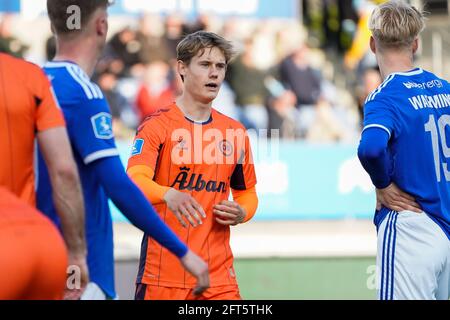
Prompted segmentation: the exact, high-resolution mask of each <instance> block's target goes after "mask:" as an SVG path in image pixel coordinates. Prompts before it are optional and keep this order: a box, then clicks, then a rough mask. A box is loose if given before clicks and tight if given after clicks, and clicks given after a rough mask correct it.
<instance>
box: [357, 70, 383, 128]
mask: <svg viewBox="0 0 450 320" xmlns="http://www.w3.org/2000/svg"><path fill="white" fill-rule="evenodd" d="M381 82H382V79H381V74H380V71H379V70H378V68H369V69H366V70H365V71H364V73H363V76H362V82H361V83H360V84H358V85H357V86H356V96H357V102H358V112H359V116H360V119H361V120H362V119H363V118H364V110H363V107H364V101H366V98H367V96H368V95H369V94H370V93H371V92H373V91H374V90H375V89H376V88H377V87H378V86H379V85H380V84H381Z"/></svg>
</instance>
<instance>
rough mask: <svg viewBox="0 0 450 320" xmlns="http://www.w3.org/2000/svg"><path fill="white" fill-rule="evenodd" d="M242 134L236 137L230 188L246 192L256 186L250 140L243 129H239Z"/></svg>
mask: <svg viewBox="0 0 450 320" xmlns="http://www.w3.org/2000/svg"><path fill="white" fill-rule="evenodd" d="M238 130H242V134H239V135H238V136H237V141H236V142H235V146H236V150H237V153H236V167H235V168H234V171H233V174H232V176H231V180H230V187H231V188H232V189H235V190H246V189H250V188H252V187H254V186H255V185H256V174H255V165H254V163H253V155H252V150H251V145H250V139H249V137H248V135H247V132H246V130H245V129H244V128H240V129H238Z"/></svg>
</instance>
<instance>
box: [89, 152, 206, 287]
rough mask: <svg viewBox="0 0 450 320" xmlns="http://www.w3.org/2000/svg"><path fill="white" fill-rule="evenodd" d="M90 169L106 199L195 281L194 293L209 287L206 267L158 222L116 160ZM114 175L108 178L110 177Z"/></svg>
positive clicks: (97, 164)
mask: <svg viewBox="0 0 450 320" xmlns="http://www.w3.org/2000/svg"><path fill="white" fill-rule="evenodd" d="M89 165H90V166H92V167H93V169H94V172H95V173H96V175H97V178H98V179H99V181H100V183H101V185H102V187H103V188H104V190H105V193H106V195H107V196H108V198H110V199H111V200H112V201H113V202H114V204H115V205H116V206H117V208H118V209H119V210H120V211H121V212H122V213H123V214H124V215H125V217H127V219H128V220H129V221H130V222H131V223H132V224H133V225H134V226H136V227H137V228H139V229H141V230H142V231H144V232H145V233H146V234H147V235H149V236H151V237H152V238H153V239H155V240H156V241H157V242H158V243H159V244H161V245H162V246H163V247H165V248H167V249H168V250H169V251H171V252H172V253H173V254H175V255H176V256H177V257H178V258H179V259H180V260H181V262H182V264H183V265H184V267H185V268H186V269H187V270H188V271H189V272H191V273H192V274H193V275H194V276H196V277H197V279H198V283H197V288H196V292H202V291H204V290H205V289H206V288H208V287H209V274H208V266H207V265H206V263H205V262H204V261H203V260H201V259H200V258H199V257H198V256H197V255H195V254H194V253H193V252H192V251H190V250H189V249H188V248H187V247H186V245H185V244H184V243H183V242H181V241H180V240H179V239H178V237H177V236H176V235H175V234H174V233H173V232H172V230H170V229H169V227H168V226H167V225H166V224H165V223H164V222H163V221H162V220H161V219H160V218H159V216H158V214H157V213H156V212H155V210H154V209H153V207H152V206H151V205H150V203H149V202H148V201H147V199H146V198H145V196H144V194H143V193H142V192H141V191H140V190H139V188H138V187H137V186H136V185H135V184H134V183H133V182H132V181H131V180H130V178H129V177H128V176H127V174H126V173H125V170H124V167H123V165H122V162H121V161H120V158H119V157H118V156H113V157H106V158H102V159H99V160H96V161H94V162H93V163H91V164H89ZM112 172H113V173H114V174H111V173H112Z"/></svg>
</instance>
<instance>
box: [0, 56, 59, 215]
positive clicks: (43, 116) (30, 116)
mask: <svg viewBox="0 0 450 320" xmlns="http://www.w3.org/2000/svg"><path fill="white" fill-rule="evenodd" d="M63 126H65V122H64V117H63V114H62V112H61V110H60V109H59V107H58V105H57V102H56V100H55V98H54V95H53V91H52V88H51V85H50V81H49V80H48V78H47V77H46V76H45V74H44V72H43V71H42V70H41V69H40V68H39V67H38V66H36V65H34V64H31V63H28V62H26V61H23V60H20V59H17V58H13V57H11V56H8V55H6V54H0V128H2V129H1V130H0V154H1V156H2V161H0V186H5V187H6V188H7V189H8V190H10V191H11V192H13V193H14V194H15V195H17V196H18V197H19V198H21V199H22V200H24V201H26V202H27V203H28V204H30V205H32V206H35V202H36V200H35V198H36V197H35V183H34V181H35V178H34V165H33V164H34V146H35V138H36V133H37V132H38V131H44V130H47V129H50V128H54V127H63Z"/></svg>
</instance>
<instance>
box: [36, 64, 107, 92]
mask: <svg viewBox="0 0 450 320" xmlns="http://www.w3.org/2000/svg"><path fill="white" fill-rule="evenodd" d="M44 68H66V70H67V72H69V74H70V75H71V76H72V78H73V79H74V80H75V81H76V82H77V83H78V84H79V85H80V86H81V87H82V88H83V91H84V93H85V94H86V96H87V98H88V99H89V100H92V99H103V93H102V91H101V90H100V88H99V87H98V86H97V85H96V84H94V83H92V82H91V80H90V79H89V77H88V76H87V75H86V73H85V72H84V71H83V70H82V69H81V68H80V67H79V66H77V65H76V64H73V63H68V62H53V61H49V62H47V63H46V64H45V65H44Z"/></svg>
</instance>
